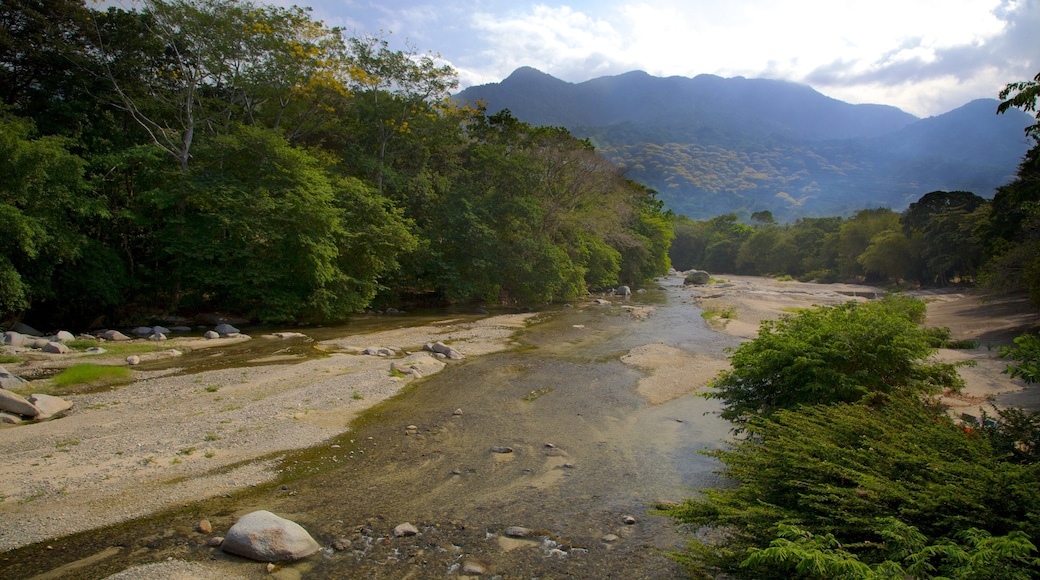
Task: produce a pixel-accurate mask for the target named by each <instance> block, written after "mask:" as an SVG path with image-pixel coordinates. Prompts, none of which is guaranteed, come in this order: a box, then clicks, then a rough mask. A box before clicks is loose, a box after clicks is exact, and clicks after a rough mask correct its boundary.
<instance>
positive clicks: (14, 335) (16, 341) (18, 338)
mask: <svg viewBox="0 0 1040 580" xmlns="http://www.w3.org/2000/svg"><path fill="white" fill-rule="evenodd" d="M28 340H29V339H28V338H27V337H26V336H25V335H24V334H22V333H20V332H15V331H13V330H8V331H7V332H5V333H4V344H6V345H9V346H25V343H26V341H28Z"/></svg>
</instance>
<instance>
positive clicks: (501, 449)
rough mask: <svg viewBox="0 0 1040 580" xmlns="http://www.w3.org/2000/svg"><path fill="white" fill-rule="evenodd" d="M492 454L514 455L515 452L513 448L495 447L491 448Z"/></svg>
mask: <svg viewBox="0 0 1040 580" xmlns="http://www.w3.org/2000/svg"><path fill="white" fill-rule="evenodd" d="M491 452H492V453H512V452H513V448H512V447H506V446H504V445H495V446H494V447H492V448H491Z"/></svg>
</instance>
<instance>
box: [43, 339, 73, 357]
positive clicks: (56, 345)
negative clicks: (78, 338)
mask: <svg viewBox="0 0 1040 580" xmlns="http://www.w3.org/2000/svg"><path fill="white" fill-rule="evenodd" d="M43 352H49V353H51V354H69V347H67V346H65V345H64V344H63V343H60V342H53V341H48V342H47V344H46V345H44V347H43Z"/></svg>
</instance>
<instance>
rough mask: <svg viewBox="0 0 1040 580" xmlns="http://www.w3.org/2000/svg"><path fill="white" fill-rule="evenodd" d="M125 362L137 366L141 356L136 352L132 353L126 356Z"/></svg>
mask: <svg viewBox="0 0 1040 580" xmlns="http://www.w3.org/2000/svg"><path fill="white" fill-rule="evenodd" d="M126 364H128V365H130V366H137V365H139V364H141V357H139V356H137V355H136V354H132V355H130V356H128V357H126Z"/></svg>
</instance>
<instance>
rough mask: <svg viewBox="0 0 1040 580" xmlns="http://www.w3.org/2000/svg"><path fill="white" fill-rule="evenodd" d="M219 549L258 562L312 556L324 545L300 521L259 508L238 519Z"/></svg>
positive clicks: (283, 560) (290, 559)
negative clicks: (320, 544) (290, 519)
mask: <svg viewBox="0 0 1040 580" xmlns="http://www.w3.org/2000/svg"><path fill="white" fill-rule="evenodd" d="M220 549H221V550H223V551H225V552H227V553H228V554H235V555H236V556H242V557H243V558H249V559H250V560H257V561H259V562H291V561H294V560H299V559H301V558H306V557H307V556H310V555H311V554H313V553H315V552H317V551H318V550H320V549H321V546H319V545H318V542H315V541H314V538H312V537H311V535H310V534H308V533H307V530H305V529H303V527H302V526H300V524H297V523H296V522H292V521H289V520H287V519H285V518H281V517H278V516H276V515H274V514H273V513H271V512H269V511H267V510H260V511H255V512H251V513H248V514H246V515H244V516H242V517H241V518H239V519H238V521H237V522H235V525H233V526H231V529H230V530H228V532H227V535H225V536H224V543H222V544H221V545H220Z"/></svg>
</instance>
